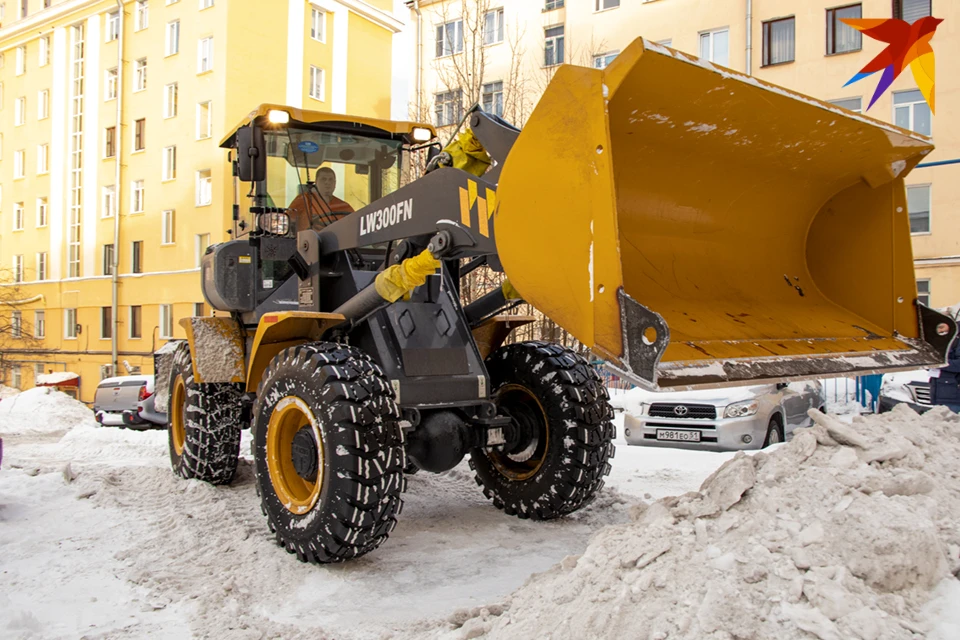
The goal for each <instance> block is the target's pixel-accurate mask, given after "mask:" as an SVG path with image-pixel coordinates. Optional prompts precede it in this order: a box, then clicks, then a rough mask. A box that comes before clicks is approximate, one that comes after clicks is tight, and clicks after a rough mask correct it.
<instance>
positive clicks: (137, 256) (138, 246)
mask: <svg viewBox="0 0 960 640" xmlns="http://www.w3.org/2000/svg"><path fill="white" fill-rule="evenodd" d="M130 273H143V240H134V241H133V242H131V243H130Z"/></svg>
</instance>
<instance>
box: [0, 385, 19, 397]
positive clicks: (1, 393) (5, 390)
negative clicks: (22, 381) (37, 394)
mask: <svg viewBox="0 0 960 640" xmlns="http://www.w3.org/2000/svg"><path fill="white" fill-rule="evenodd" d="M18 393H20V389H14V388H13V387H8V386H7V385H5V384H0V400H3V399H4V398H12V397H13V396H15V395H17V394H18Z"/></svg>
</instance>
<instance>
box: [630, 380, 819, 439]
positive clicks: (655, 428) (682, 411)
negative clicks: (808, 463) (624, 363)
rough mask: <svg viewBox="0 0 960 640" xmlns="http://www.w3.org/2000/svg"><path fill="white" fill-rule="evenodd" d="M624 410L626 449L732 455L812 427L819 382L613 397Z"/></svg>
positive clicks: (633, 393)
mask: <svg viewBox="0 0 960 640" xmlns="http://www.w3.org/2000/svg"><path fill="white" fill-rule="evenodd" d="M611 403H612V404H613V405H614V407H619V408H621V409H623V411H624V413H625V416H624V421H623V435H624V437H625V439H626V441H627V442H628V443H629V444H637V445H645V446H654V447H678V448H683V449H702V450H706V451H733V450H738V449H759V448H762V447H766V446H767V445H770V444H776V443H778V442H784V441H785V440H786V438H788V437H790V436H791V435H792V434H793V430H794V429H797V428H799V427H808V426H810V425H811V423H812V422H813V421H812V420H811V419H810V417H809V416H808V415H807V410H808V409H819V410H821V411H823V410H824V405H825V404H826V397H825V395H824V392H823V387H822V385H821V384H820V383H819V382H817V381H809V382H791V383H789V384H776V385H772V384H771V385H759V386H751V387H735V388H730V389H711V390H705V391H674V392H665V393H664V392H661V393H657V392H651V391H645V390H642V389H634V390H632V391H629V392H627V393H625V394H623V395H620V396H616V395H615V396H613V397H612V398H611Z"/></svg>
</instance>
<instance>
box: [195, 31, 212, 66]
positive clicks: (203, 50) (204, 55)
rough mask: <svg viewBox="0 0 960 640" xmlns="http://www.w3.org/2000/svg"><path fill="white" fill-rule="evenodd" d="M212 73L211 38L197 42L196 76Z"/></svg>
mask: <svg viewBox="0 0 960 640" xmlns="http://www.w3.org/2000/svg"><path fill="white" fill-rule="evenodd" d="M208 71H213V36H207V37H205V38H200V40H199V41H198V42H197V74H198V75H199V74H201V73H207V72H208Z"/></svg>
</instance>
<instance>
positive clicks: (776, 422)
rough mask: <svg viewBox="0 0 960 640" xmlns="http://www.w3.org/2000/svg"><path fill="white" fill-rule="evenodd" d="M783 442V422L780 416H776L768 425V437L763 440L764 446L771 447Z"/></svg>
mask: <svg viewBox="0 0 960 640" xmlns="http://www.w3.org/2000/svg"><path fill="white" fill-rule="evenodd" d="M781 442H783V422H782V420H781V419H780V416H779V415H775V416H773V417H772V418H770V424H769V425H767V437H766V438H764V440H763V446H764V447H769V446H770V445H772V444H780V443H781Z"/></svg>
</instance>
